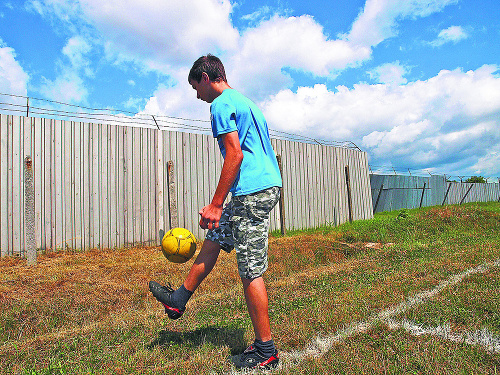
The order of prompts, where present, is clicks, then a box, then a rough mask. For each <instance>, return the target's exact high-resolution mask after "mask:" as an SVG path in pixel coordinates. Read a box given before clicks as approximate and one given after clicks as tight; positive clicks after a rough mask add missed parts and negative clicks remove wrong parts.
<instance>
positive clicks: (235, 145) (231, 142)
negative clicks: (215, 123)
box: [199, 131, 243, 229]
mask: <svg viewBox="0 0 500 375" xmlns="http://www.w3.org/2000/svg"><path fill="white" fill-rule="evenodd" d="M221 137H222V142H223V143H224V148H225V150H226V157H225V158H224V164H223V165H222V171H221V174H220V177H219V183H218V184H217V189H216V190H215V194H214V196H213V198H212V202H211V203H210V204H209V205H208V206H205V207H203V208H202V209H201V210H200V212H199V214H200V215H201V218H200V227H201V228H203V229H214V228H218V227H219V220H220V218H221V215H222V207H223V205H224V201H225V200H226V197H227V195H228V194H229V190H230V189H231V187H232V186H233V183H234V180H235V179H236V176H238V172H239V171H240V167H241V162H242V161H243V152H242V151H241V145H240V139H239V137H238V132H237V131H233V132H230V133H227V134H222V135H221Z"/></svg>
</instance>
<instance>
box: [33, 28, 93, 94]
mask: <svg viewBox="0 0 500 375" xmlns="http://www.w3.org/2000/svg"><path fill="white" fill-rule="evenodd" d="M91 50H92V46H91V44H90V43H89V42H88V41H87V40H85V38H83V37H82V36H73V37H71V38H70V39H69V40H68V41H67V43H66V45H65V46H64V47H63V48H62V53H63V55H64V56H66V57H67V59H68V60H69V64H67V63H66V62H65V61H63V60H61V59H60V60H57V61H56V65H57V66H58V68H59V74H58V76H57V77H56V78H55V79H54V80H50V79H47V78H44V79H43V83H42V85H41V86H40V87H39V88H38V90H39V91H40V92H41V93H43V94H44V95H46V97H47V98H49V99H52V100H58V101H64V102H70V103H77V104H81V103H82V102H85V101H86V100H87V98H88V95H89V91H88V89H87V86H86V84H85V81H84V80H83V77H91V78H92V77H93V76H94V72H93V71H92V69H91V61H90V59H89V58H88V57H87V56H86V55H88V54H89V53H90V52H91Z"/></svg>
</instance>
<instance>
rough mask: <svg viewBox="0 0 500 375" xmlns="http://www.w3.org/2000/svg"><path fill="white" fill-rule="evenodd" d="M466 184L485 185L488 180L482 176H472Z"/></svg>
mask: <svg viewBox="0 0 500 375" xmlns="http://www.w3.org/2000/svg"><path fill="white" fill-rule="evenodd" d="M465 182H474V183H480V184H484V183H486V180H485V179H484V177H482V176H472V177H469V178H468V179H467V180H465Z"/></svg>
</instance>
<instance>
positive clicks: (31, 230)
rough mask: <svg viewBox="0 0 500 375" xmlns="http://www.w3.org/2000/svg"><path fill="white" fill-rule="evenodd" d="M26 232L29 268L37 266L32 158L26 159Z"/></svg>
mask: <svg viewBox="0 0 500 375" xmlns="http://www.w3.org/2000/svg"><path fill="white" fill-rule="evenodd" d="M24 203H25V204H24V231H25V251H26V254H25V255H26V259H27V261H28V266H31V265H34V264H36V255H37V254H36V240H35V189H34V187H33V163H32V161H31V157H30V156H26V158H25V159H24Z"/></svg>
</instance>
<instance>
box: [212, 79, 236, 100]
mask: <svg viewBox="0 0 500 375" xmlns="http://www.w3.org/2000/svg"><path fill="white" fill-rule="evenodd" d="M210 84H211V86H212V92H213V93H214V97H213V98H214V99H215V98H217V97H218V96H219V95H220V94H222V92H223V91H224V90H227V89H230V88H231V86H229V85H228V84H227V82H224V81H217V82H210Z"/></svg>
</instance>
